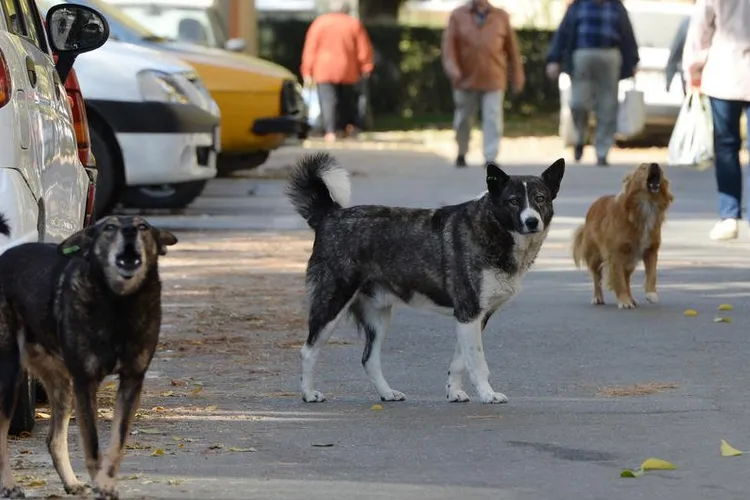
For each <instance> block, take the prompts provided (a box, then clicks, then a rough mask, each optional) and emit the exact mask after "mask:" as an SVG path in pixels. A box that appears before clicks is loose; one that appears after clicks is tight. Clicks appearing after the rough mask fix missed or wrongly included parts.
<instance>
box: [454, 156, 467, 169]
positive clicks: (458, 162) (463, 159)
mask: <svg viewBox="0 0 750 500" xmlns="http://www.w3.org/2000/svg"><path fill="white" fill-rule="evenodd" d="M456 166H457V167H458V168H462V167H465V166H466V157H465V156H464V155H458V157H456Z"/></svg>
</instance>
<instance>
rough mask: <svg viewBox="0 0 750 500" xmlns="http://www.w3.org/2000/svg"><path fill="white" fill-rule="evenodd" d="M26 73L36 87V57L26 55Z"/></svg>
mask: <svg viewBox="0 0 750 500" xmlns="http://www.w3.org/2000/svg"><path fill="white" fill-rule="evenodd" d="M26 73H27V74H28V76H29V83H30V84H31V86H32V87H36V82H37V77H36V64H34V59H32V58H31V56H26Z"/></svg>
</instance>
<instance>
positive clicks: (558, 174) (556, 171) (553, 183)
mask: <svg viewBox="0 0 750 500" xmlns="http://www.w3.org/2000/svg"><path fill="white" fill-rule="evenodd" d="M564 174H565V159H564V158H560V159H558V160H557V161H556V162H555V163H553V164H552V165H550V166H549V167H547V170H545V171H544V172H542V180H543V181H544V183H545V184H546V185H547V187H548V188H549V190H550V192H551V193H552V199H553V200H554V199H555V198H557V193H558V192H559V191H560V183H561V182H562V178H563V175H564Z"/></svg>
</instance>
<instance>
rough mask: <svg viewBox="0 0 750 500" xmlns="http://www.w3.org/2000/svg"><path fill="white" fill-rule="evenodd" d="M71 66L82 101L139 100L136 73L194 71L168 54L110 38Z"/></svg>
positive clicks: (77, 59) (79, 57)
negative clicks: (84, 99)
mask: <svg viewBox="0 0 750 500" xmlns="http://www.w3.org/2000/svg"><path fill="white" fill-rule="evenodd" d="M73 67H74V68H75V70H76V74H77V75H78V81H79V82H80V85H81V92H82V93H83V96H84V98H86V99H110V100H117V101H140V100H141V94H140V90H139V88H138V81H137V74H138V73H139V72H140V71H143V70H154V71H161V72H164V73H183V72H187V71H192V72H195V69H194V68H193V67H192V66H190V65H189V64H188V63H186V62H184V61H182V60H180V59H178V58H177V57H175V56H173V55H171V54H169V53H166V52H162V51H158V50H153V49H151V48H149V47H144V46H139V45H133V44H130V43H125V42H119V41H116V40H111V39H110V40H108V41H107V43H105V44H104V45H103V46H101V47H100V48H98V49H96V50H94V51H91V52H86V53H85V54H81V55H80V56H78V57H77V58H76V61H75V63H74V64H73Z"/></svg>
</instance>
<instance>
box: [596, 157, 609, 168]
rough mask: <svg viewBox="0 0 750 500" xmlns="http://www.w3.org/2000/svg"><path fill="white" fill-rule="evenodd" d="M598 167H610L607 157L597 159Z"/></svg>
mask: <svg viewBox="0 0 750 500" xmlns="http://www.w3.org/2000/svg"><path fill="white" fill-rule="evenodd" d="M596 165H597V166H599V167H608V166H609V162H608V161H607V157H606V156H600V157H598V158H597V159H596Z"/></svg>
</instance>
